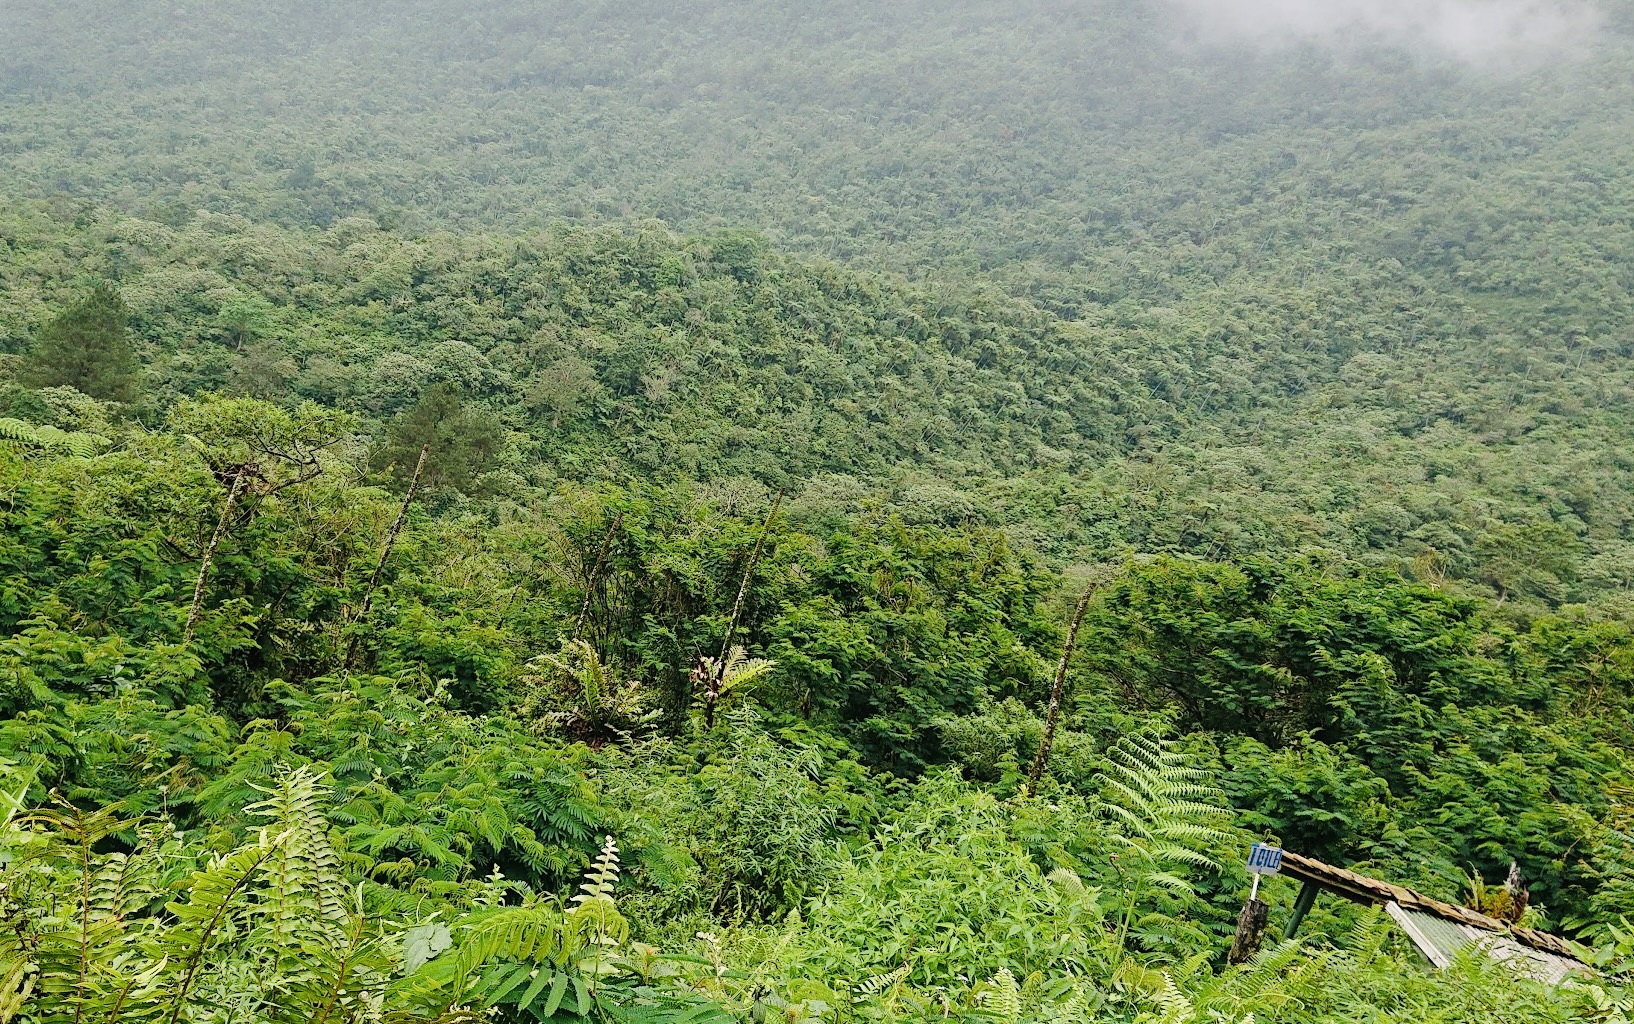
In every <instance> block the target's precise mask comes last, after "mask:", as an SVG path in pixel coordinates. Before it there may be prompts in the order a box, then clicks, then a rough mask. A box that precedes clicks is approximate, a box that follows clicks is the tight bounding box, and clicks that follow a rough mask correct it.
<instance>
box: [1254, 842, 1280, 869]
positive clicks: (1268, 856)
mask: <svg viewBox="0 0 1634 1024" xmlns="http://www.w3.org/2000/svg"><path fill="white" fill-rule="evenodd" d="M1281 870H1282V848H1281V847H1278V846H1267V845H1265V844H1264V843H1255V844H1254V848H1253V849H1251V850H1249V851H1248V873H1249V874H1251V875H1274V874H1276V873H1278V872H1279V871H1281Z"/></svg>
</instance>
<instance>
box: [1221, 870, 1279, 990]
mask: <svg viewBox="0 0 1634 1024" xmlns="http://www.w3.org/2000/svg"><path fill="white" fill-rule="evenodd" d="M1281 870H1282V850H1281V848H1280V847H1276V846H1267V845H1266V844H1265V843H1255V844H1254V846H1253V848H1252V849H1250V850H1249V851H1248V873H1249V874H1251V875H1253V876H1254V885H1253V888H1251V889H1250V890H1249V891H1248V902H1247V903H1245V904H1243V912H1242V913H1241V914H1239V915H1238V916H1237V934H1236V935H1235V936H1234V937H1233V938H1232V940H1231V955H1230V958H1229V959H1230V961H1231V963H1234V964H1241V963H1247V962H1248V960H1249V959H1250V958H1252V957H1253V955H1254V954H1255V953H1257V952H1259V948H1260V940H1261V939H1262V938H1263V937H1264V936H1265V923H1266V921H1267V919H1268V918H1269V917H1270V915H1271V906H1270V904H1268V903H1266V902H1265V901H1264V900H1262V899H1260V879H1261V878H1264V877H1265V876H1266V875H1274V874H1277V873H1278V872H1279V871H1281Z"/></svg>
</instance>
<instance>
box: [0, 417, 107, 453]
mask: <svg viewBox="0 0 1634 1024" xmlns="http://www.w3.org/2000/svg"><path fill="white" fill-rule="evenodd" d="M110 444H111V442H110V441H109V440H108V439H107V438H105V437H103V436H101V435H100V434H91V433H86V432H84V431H80V430H62V429H59V428H57V427H53V426H48V425H43V426H42V425H36V424H33V423H27V422H25V421H23V420H19V419H12V418H10V417H5V416H0V448H10V449H13V450H15V451H33V450H39V451H50V452H58V453H62V454H66V455H71V456H73V457H75V458H80V459H88V458H90V457H91V456H93V455H96V454H97V453H99V452H102V451H105V450H107V448H108V447H109V445H110Z"/></svg>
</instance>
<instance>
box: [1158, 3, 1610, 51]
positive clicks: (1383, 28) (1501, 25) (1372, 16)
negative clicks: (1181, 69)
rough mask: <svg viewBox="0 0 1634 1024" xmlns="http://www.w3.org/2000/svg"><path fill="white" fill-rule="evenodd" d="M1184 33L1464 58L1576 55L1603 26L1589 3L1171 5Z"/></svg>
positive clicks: (1197, 36) (1208, 37)
mask: <svg viewBox="0 0 1634 1024" xmlns="http://www.w3.org/2000/svg"><path fill="white" fill-rule="evenodd" d="M1169 3H1170V4H1171V6H1173V7H1174V8H1176V9H1177V11H1178V12H1179V13H1180V14H1181V15H1182V16H1183V18H1184V20H1185V26H1186V30H1187V31H1186V33H1185V34H1186V35H1187V36H1188V37H1191V38H1195V39H1198V40H1200V41H1204V42H1207V41H1213V40H1220V39H1248V40H1252V41H1258V42H1265V43H1290V42H1298V41H1306V40H1318V41H1327V42H1334V41H1352V40H1373V41H1384V42H1389V43H1394V44H1400V45H1407V46H1413V45H1425V44H1428V45H1430V46H1434V47H1436V48H1438V49H1441V50H1445V51H1449V52H1451V53H1454V54H1457V55H1459V56H1462V57H1466V58H1471V59H1475V58H1481V57H1485V56H1489V55H1500V54H1523V53H1527V52H1541V51H1554V50H1561V49H1575V48H1577V47H1579V46H1582V45H1585V44H1586V43H1588V42H1589V41H1590V40H1591V39H1592V37H1593V36H1594V34H1595V32H1596V30H1597V29H1598V27H1599V23H1600V16H1599V11H1598V9H1597V8H1596V7H1595V5H1594V3H1593V2H1592V0H1169Z"/></svg>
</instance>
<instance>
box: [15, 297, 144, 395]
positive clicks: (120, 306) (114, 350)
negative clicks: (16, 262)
mask: <svg viewBox="0 0 1634 1024" xmlns="http://www.w3.org/2000/svg"><path fill="white" fill-rule="evenodd" d="M129 320H130V312H129V310H127V309H126V307H125V300H124V299H122V298H120V296H119V289H117V288H115V287H114V286H113V285H112V284H109V283H108V282H102V283H101V284H98V285H97V286H96V287H94V288H92V289H91V291H90V292H89V293H88V294H86V295H84V296H82V297H81V298H79V299H78V300H76V301H75V302H74V303H73V305H71V306H69V307H68V308H67V309H65V310H63V311H62V312H61V313H59V314H57V316H56V318H55V319H53V320H52V321H51V322H50V323H48V324H46V325H45V328H44V329H43V330H41V331H40V337H39V340H38V341H36V342H35V344H34V348H33V350H32V351H31V352H29V354H28V358H27V360H26V362H25V363H24V367H23V379H24V380H25V381H26V382H28V383H30V384H33V385H35V386H36V387H54V386H60V385H67V386H68V387H71V388H74V389H76V390H78V391H81V392H83V393H84V394H87V395H90V396H91V397H92V398H102V399H106V400H108V401H114V402H128V401H130V400H131V399H132V397H134V395H135V391H136V375H137V372H138V370H139V369H140V367H139V365H138V364H137V361H136V351H135V349H133V348H132V347H131V343H130V339H129V337H128V336H127V325H128V323H129Z"/></svg>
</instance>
